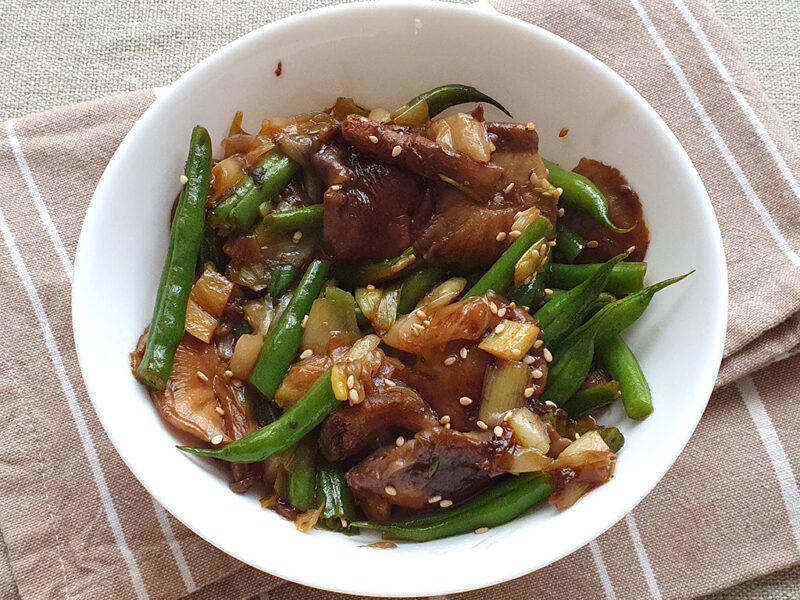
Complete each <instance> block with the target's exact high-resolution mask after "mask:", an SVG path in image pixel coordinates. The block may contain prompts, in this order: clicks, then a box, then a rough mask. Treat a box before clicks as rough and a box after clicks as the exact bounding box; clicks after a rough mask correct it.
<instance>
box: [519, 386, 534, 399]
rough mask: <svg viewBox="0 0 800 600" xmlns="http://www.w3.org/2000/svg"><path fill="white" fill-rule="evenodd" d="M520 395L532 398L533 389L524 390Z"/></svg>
mask: <svg viewBox="0 0 800 600" xmlns="http://www.w3.org/2000/svg"><path fill="white" fill-rule="evenodd" d="M522 395H523V396H525V397H526V398H530V397H531V396H533V388H532V387H528V388H525V391H524V392H522Z"/></svg>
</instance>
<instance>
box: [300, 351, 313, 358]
mask: <svg viewBox="0 0 800 600" xmlns="http://www.w3.org/2000/svg"><path fill="white" fill-rule="evenodd" d="M313 355H314V351H313V350H312V349H311V348H308V349H306V350H303V352H302V354H300V359H301V360H302V359H304V358H311V356H313Z"/></svg>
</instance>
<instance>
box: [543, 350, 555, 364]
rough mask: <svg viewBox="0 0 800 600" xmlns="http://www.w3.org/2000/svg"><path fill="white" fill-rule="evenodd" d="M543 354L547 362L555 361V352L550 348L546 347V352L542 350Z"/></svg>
mask: <svg viewBox="0 0 800 600" xmlns="http://www.w3.org/2000/svg"><path fill="white" fill-rule="evenodd" d="M542 354H543V355H544V359H545V360H546V361H547V362H553V353H552V352H550V348H545V349H544V352H542Z"/></svg>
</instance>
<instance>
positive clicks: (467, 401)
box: [458, 396, 472, 406]
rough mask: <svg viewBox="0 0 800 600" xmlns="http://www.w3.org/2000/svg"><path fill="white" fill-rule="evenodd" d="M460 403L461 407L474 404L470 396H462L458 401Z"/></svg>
mask: <svg viewBox="0 0 800 600" xmlns="http://www.w3.org/2000/svg"><path fill="white" fill-rule="evenodd" d="M458 403H459V404H460V405H461V406H469V405H470V404H472V398H470V397H469V396H461V398H459V399H458Z"/></svg>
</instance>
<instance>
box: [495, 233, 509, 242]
mask: <svg viewBox="0 0 800 600" xmlns="http://www.w3.org/2000/svg"><path fill="white" fill-rule="evenodd" d="M506 237H508V234H507V233H506V232H505V231H501V232H500V233H498V234H497V236H496V237H495V238H494V239H496V240H497V241H498V242H502V241H503V240H504V239H506Z"/></svg>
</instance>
